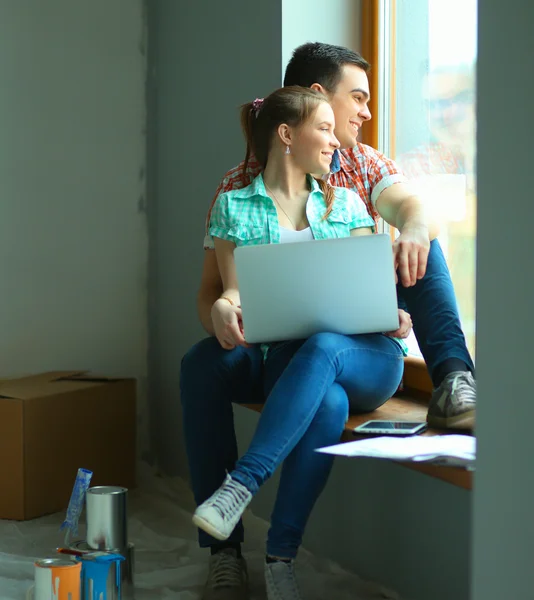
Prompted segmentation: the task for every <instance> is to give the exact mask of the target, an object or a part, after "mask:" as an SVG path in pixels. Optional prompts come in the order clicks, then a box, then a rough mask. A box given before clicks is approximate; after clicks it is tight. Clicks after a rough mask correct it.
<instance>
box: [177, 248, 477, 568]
mask: <svg viewBox="0 0 534 600" xmlns="http://www.w3.org/2000/svg"><path fill="white" fill-rule="evenodd" d="M399 288H400V286H399ZM399 295H400V296H402V298H403V299H404V300H405V302H406V305H407V309H408V311H409V312H410V314H411V316H412V320H413V323H414V330H415V332H416V335H417V339H418V342H419V346H420V348H421V350H422V352H423V355H424V357H425V360H426V362H427V365H428V367H429V370H430V372H432V370H433V369H434V368H435V367H436V366H437V365H438V364H439V363H441V362H442V361H443V360H445V359H447V358H460V359H461V360H464V362H466V364H467V365H468V366H470V368H472V362H471V358H470V357H469V353H468V351H467V348H466V346H465V339H464V336H463V333H462V331H461V328H460V322H459V317H458V312H457V307H456V299H455V296H454V290H453V286H452V282H451V280H450V275H449V271H448V268H447V265H446V263H445V259H444V257H443V253H442V251H441V248H440V247H439V243H438V242H437V241H433V242H432V244H431V246H430V254H429V260H428V267H427V273H426V275H425V277H424V278H423V279H422V280H420V281H418V283H417V285H416V286H415V287H414V288H409V289H404V288H400V290H399ZM280 349H281V350H282V349H283V346H282V347H281V348H280ZM287 350H288V352H289V353H290V350H291V348H290V347H288V348H287ZM290 355H291V353H290ZM272 358H273V360H278V359H279V366H278V369H279V371H278V373H276V365H275V366H274V367H272V366H270V367H269V371H268V372H266V374H265V375H266V377H265V391H267V392H268V391H269V390H270V389H271V388H272V387H273V386H274V383H275V381H276V379H277V378H278V376H279V374H280V373H281V372H282V370H283V368H284V367H285V366H287V364H288V362H289V356H287V357H286V356H284V355H283V354H280V353H275V354H274V355H273V357H272ZM268 362H270V361H268ZM266 366H267V365H266ZM271 369H272V370H271ZM262 386H263V365H262V356H261V351H260V349H259V348H258V347H257V346H255V347H252V348H243V347H238V348H236V349H234V350H232V351H226V350H223V349H222V348H221V347H220V345H219V343H218V342H217V340H216V339H215V338H207V339H205V340H202V341H201V342H199V343H198V344H196V345H195V346H194V347H193V348H192V349H191V350H190V351H189V352H188V353H187V354H186V355H185V356H184V358H183V361H182V370H181V379H180V389H181V400H182V409H183V427H184V435H185V444H186V450H187V454H188V460H189V470H190V477H191V485H192V488H193V493H194V496H195V500H196V502H197V504H201V503H202V502H204V500H206V499H207V498H209V496H211V494H212V493H213V492H214V491H215V490H216V489H217V488H218V487H219V486H220V485H221V483H222V481H223V479H224V476H225V474H226V472H227V471H228V472H230V471H232V470H233V469H234V467H235V464H236V461H237V444H236V438H235V431H234V424H233V411H232V402H237V403H247V402H263V401H264V394H263V390H262ZM347 406H348V397H347V393H346V392H345V390H344V389H343V388H342V387H341V386H340V385H339V384H334V385H332V386H331V387H330V388H329V390H328V391H327V392H326V394H325V396H324V397H323V402H322V404H321V407H320V409H319V410H318V411H317V413H316V415H315V418H314V420H313V421H312V423H311V424H310V426H309V428H308V431H310V430H311V432H310V434H309V436H310V438H308V435H307V434H306V435H305V436H304V437H303V438H302V439H301V441H300V443H299V444H298V445H297V446H296V447H295V449H294V450H293V451H292V452H291V453H290V455H289V456H288V457H287V459H286V461H285V463H284V467H283V470H282V481H287V482H288V483H287V488H288V489H287V491H284V492H283V498H282V494H281V491H280V490H279V497H278V500H277V503H276V507H275V514H274V515H273V516H275V517H276V516H277V515H282V514H283V512H284V510H283V509H280V510H278V508H279V506H282V507H283V506H284V505H289V504H290V503H291V502H290V501H289V500H288V501H284V499H285V498H288V499H290V498H292V497H293V498H295V497H296V498H297V499H298V501H300V500H301V499H302V497H301V490H302V487H301V484H298V485H297V483H298V480H297V477H298V473H301V474H302V480H306V481H307V483H306V486H309V485H310V483H309V482H310V472H315V471H316V470H317V473H319V472H322V475H321V476H322V477H323V479H324V481H323V483H320V484H318V485H316V491H315V493H314V495H315V496H318V495H319V493H320V491H321V489H322V487H323V486H324V482H325V481H326V477H327V476H328V472H329V470H330V465H331V462H332V461H331V459H330V458H328V457H327V456H326V455H324V456H322V455H318V454H317V453H314V452H312V451H311V450H310V448H311V447H312V445H314V444H315V441H314V440H315V435H314V433H313V430H314V428H315V426H316V425H317V429H319V430H320V431H321V432H322V433H321V441H320V442H319V443H318V444H317V445H316V446H315V447H318V446H320V445H322V446H326V445H329V444H334V443H336V442H337V441H338V440H339V437H340V434H341V431H342V430H343V426H344V423H345V420H346V412H347ZM362 410H364V409H362ZM367 410H372V407H370V406H369V407H368V408H367ZM323 436H324V437H323ZM310 461H311V462H310ZM317 477H318V479H317V481H320V480H319V475H318V476H317ZM281 483H282V482H281ZM290 484H292V485H290ZM281 489H282V486H281ZM282 491H283V490H282ZM292 494H293V496H292ZM313 502H315V498H314V499H313ZM312 507H313V503H312V505H311V507H309V509H307V510H308V512H309V511H311V508H312ZM304 512H305V511H303V513H302V514H303V515H304ZM280 519H282V516H280ZM306 519H307V516H306V515H305V519H303V520H304V521H305V520H306ZM284 521H288V519H287V518H284ZM273 522H274V521H273ZM289 522H291V517H290V518H289ZM270 537H271V534H270ZM277 537H278V536H277V535H274V539H275V542H276V538H277ZM230 540H231V541H235V542H239V541H242V540H243V527H242V524H241V523H239V525H238V526H237V527H236V529H235V530H234V532H233V533H232V536H231V538H230ZM199 542H200V545H201V546H202V547H206V546H210V545H212V544H214V543H216V540H214V539H213V538H211V537H210V536H209V535H208V534H206V533H205V532H202V531H200V532H199ZM273 546H274V544H273ZM268 550H269V553H271V554H275V555H278V554H276V552H274V551H273V550H276V549H275V548H273V549H271V548H268ZM286 554H287V553H286ZM280 555H281V556H285V554H280Z"/></svg>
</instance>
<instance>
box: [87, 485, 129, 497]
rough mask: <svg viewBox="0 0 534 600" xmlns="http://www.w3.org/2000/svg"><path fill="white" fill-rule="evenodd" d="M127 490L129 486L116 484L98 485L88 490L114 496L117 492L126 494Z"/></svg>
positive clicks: (97, 493)
mask: <svg viewBox="0 0 534 600" xmlns="http://www.w3.org/2000/svg"><path fill="white" fill-rule="evenodd" d="M127 492H128V488H125V487H120V486H116V485H96V486H94V487H90V488H89V489H88V490H87V493H88V494H92V495H99V496H114V495H117V494H126V493H127Z"/></svg>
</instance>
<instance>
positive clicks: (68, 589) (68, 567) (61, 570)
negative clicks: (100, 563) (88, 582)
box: [26, 557, 81, 600]
mask: <svg viewBox="0 0 534 600" xmlns="http://www.w3.org/2000/svg"><path fill="white" fill-rule="evenodd" d="M34 564H35V585H34V586H32V587H31V588H30V589H29V590H28V594H27V596H26V597H27V598H28V599H31V600H80V597H81V565H80V563H79V562H78V561H76V560H75V559H73V558H70V557H62V558H43V559H41V560H38V561H36V562H35V563H34Z"/></svg>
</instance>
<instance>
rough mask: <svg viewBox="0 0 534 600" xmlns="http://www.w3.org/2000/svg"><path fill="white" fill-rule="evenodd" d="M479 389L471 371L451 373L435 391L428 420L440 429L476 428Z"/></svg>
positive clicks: (431, 424) (429, 406)
mask: <svg viewBox="0 0 534 600" xmlns="http://www.w3.org/2000/svg"><path fill="white" fill-rule="evenodd" d="M476 399H477V387H476V382H475V378H474V377H473V375H472V373H470V372H469V371H454V372H453V373H449V374H448V375H447V377H445V379H444V380H443V381H442V383H441V385H440V386H439V387H438V388H437V389H435V390H434V392H433V393H432V398H431V399H430V404H429V405H428V415H427V417H426V420H427V422H428V424H429V425H430V427H436V428H438V429H467V430H473V429H474V428H475V412H476Z"/></svg>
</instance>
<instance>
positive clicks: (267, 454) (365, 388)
mask: <svg viewBox="0 0 534 600" xmlns="http://www.w3.org/2000/svg"><path fill="white" fill-rule="evenodd" d="M268 362H269V361H268ZM403 364H404V363H403V361H402V352H401V349H400V347H399V345H398V344H397V343H396V342H395V341H394V340H392V339H390V338H388V337H386V336H383V335H380V334H370V335H355V336H345V335H340V334H335V333H320V334H317V335H314V336H312V337H310V338H309V339H308V340H306V341H305V342H304V343H303V344H302V345H301V346H300V348H299V349H298V351H297V352H296V353H295V354H294V356H293V358H292V359H291V360H290V362H289V364H288V365H287V367H286V369H285V370H284V372H283V373H282V375H281V376H280V377H279V378H278V380H277V382H276V384H275V385H274V387H273V389H272V391H271V393H270V395H269V397H268V399H267V401H266V403H265V408H264V409H263V412H262V414H261V417H260V420H259V423H258V426H257V428H256V433H255V434H254V437H253V439H252V443H251V445H250V447H249V450H248V451H247V453H246V454H245V455H244V456H243V457H242V458H241V459H240V460H239V461H238V462H237V463H236V467H235V469H234V470H233V471H232V472H231V474H230V475H231V477H232V479H234V480H235V481H237V482H239V483H241V484H242V485H244V486H245V487H246V488H247V489H248V490H249V491H250V492H251V493H252V494H255V493H256V492H257V490H258V489H259V486H260V485H261V484H262V483H263V482H264V481H266V480H267V479H268V478H269V477H270V476H271V475H272V473H273V472H274V471H275V469H276V468H277V467H278V466H279V465H280V464H281V463H282V461H283V460H284V459H285V458H286V457H287V456H288V455H289V453H290V452H291V451H292V450H293V448H295V446H296V445H297V444H298V443H299V441H300V440H301V439H302V438H303V437H304V435H305V434H306V432H307V431H308V428H309V427H310V424H311V423H312V421H313V419H314V418H315V416H316V414H317V412H318V410H319V408H320V407H321V403H322V402H323V398H324V396H325V394H326V392H327V391H328V389H329V388H330V387H331V386H332V384H333V383H334V382H335V383H338V384H339V385H341V386H342V387H343V388H344V389H345V391H346V393H347V396H348V398H349V400H351V399H353V398H354V399H355V401H356V400H357V402H358V407H359V410H360V411H361V412H366V411H368V410H372V409H373V408H376V406H377V401H380V402H381V403H383V402H385V401H386V400H387V399H388V398H389V397H391V396H392V395H393V394H394V393H395V391H396V389H397V387H398V384H399V382H400V380H401V377H402V371H403ZM268 369H269V365H268V364H266V365H265V373H266V376H267V372H268ZM312 439H313V438H312ZM316 442H317V443H316V445H315V448H317V447H319V446H320V445H321V440H320V439H317V440H316ZM313 443H315V440H313ZM303 495H304V492H303Z"/></svg>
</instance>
